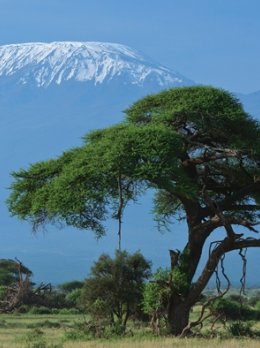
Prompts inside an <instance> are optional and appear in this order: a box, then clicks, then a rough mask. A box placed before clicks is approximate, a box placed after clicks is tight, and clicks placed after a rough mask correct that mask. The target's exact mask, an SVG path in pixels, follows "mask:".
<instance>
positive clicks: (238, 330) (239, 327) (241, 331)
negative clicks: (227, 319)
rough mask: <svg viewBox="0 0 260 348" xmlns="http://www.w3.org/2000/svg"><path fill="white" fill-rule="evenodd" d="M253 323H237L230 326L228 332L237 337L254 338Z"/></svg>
mask: <svg viewBox="0 0 260 348" xmlns="http://www.w3.org/2000/svg"><path fill="white" fill-rule="evenodd" d="M252 326H253V325H252V323H250V322H241V321H236V322H234V323H232V324H230V325H229V326H228V332H229V333H230V334H231V335H232V336H235V337H240V336H249V337H252V336H253V334H254V333H253V331H252Z"/></svg>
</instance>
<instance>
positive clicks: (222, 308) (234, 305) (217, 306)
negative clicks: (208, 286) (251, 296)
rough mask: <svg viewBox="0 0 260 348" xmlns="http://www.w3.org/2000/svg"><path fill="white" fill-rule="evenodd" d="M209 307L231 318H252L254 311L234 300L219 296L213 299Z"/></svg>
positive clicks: (216, 312)
mask: <svg viewBox="0 0 260 348" xmlns="http://www.w3.org/2000/svg"><path fill="white" fill-rule="evenodd" d="M210 309H211V311H212V312H213V313H215V314H217V315H219V314H220V315H224V316H225V317H226V318H227V319H231V320H245V319H253V318H254V311H253V310H252V309H250V308H249V307H248V306H246V305H242V306H241V304H240V303H238V302H236V301H232V300H229V299H227V298H220V299H216V300H215V301H213V302H212V303H211V305H210Z"/></svg>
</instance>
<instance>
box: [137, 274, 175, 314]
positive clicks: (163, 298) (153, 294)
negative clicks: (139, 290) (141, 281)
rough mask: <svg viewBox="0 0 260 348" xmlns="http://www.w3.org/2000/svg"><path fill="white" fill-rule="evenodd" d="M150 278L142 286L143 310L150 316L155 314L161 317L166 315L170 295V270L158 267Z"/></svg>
mask: <svg viewBox="0 0 260 348" xmlns="http://www.w3.org/2000/svg"><path fill="white" fill-rule="evenodd" d="M152 279H153V280H152V281H150V282H148V283H146V284H145V286H144V293H143V311H144V313H146V314H148V315H149V316H150V317H151V318H152V317H154V316H157V317H159V318H160V319H162V318H163V317H164V316H166V313H167V305H168V301H169V296H170V288H169V279H170V271H169V270H167V269H162V268H159V269H158V270H157V271H156V272H155V273H154V274H153V276H152Z"/></svg>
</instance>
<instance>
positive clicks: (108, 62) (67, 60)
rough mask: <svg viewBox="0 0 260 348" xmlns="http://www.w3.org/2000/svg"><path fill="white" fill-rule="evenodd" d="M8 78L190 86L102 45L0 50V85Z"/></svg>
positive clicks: (40, 83) (122, 49) (130, 53)
mask: <svg viewBox="0 0 260 348" xmlns="http://www.w3.org/2000/svg"><path fill="white" fill-rule="evenodd" d="M8 77H9V78H11V80H12V83H13V82H14V81H15V82H16V83H19V84H28V83H34V84H36V86H37V87H47V86H49V85H51V84H57V85H60V84H62V83H63V82H64V81H71V80H72V81H79V82H86V81H92V82H93V83H94V84H101V83H104V82H108V81H111V80H115V79H121V80H122V79H123V81H124V84H133V85H138V86H143V85H144V84H145V83H147V81H150V82H154V83H156V84H158V85H159V86H162V87H164V88H165V87H166V86H173V85H176V86H177V85H180V86H181V85H186V84H190V83H192V82H191V81H189V80H188V79H185V78H184V77H183V76H181V75H180V74H177V73H174V72H171V71H170V70H169V69H167V68H164V67H162V66H158V65H156V64H154V63H153V62H151V61H150V60H148V59H147V58H145V57H143V56H142V55H140V54H139V53H138V52H136V51H134V50H132V49H130V48H129V47H126V46H123V45H120V44H113V43H101V42H84V43H82V42H53V43H49V44H46V43H27V44H17V45H6V46H1V47H0V81H1V79H3V78H8Z"/></svg>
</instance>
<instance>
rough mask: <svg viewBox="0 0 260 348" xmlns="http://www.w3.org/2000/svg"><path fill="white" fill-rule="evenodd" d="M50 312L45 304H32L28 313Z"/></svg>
mask: <svg viewBox="0 0 260 348" xmlns="http://www.w3.org/2000/svg"><path fill="white" fill-rule="evenodd" d="M51 312H52V311H51V309H50V308H48V307H45V306H40V307H36V306H33V307H31V308H30V310H29V313H30V314H51Z"/></svg>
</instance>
